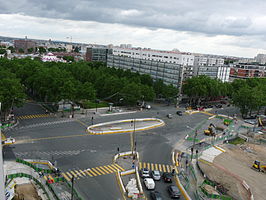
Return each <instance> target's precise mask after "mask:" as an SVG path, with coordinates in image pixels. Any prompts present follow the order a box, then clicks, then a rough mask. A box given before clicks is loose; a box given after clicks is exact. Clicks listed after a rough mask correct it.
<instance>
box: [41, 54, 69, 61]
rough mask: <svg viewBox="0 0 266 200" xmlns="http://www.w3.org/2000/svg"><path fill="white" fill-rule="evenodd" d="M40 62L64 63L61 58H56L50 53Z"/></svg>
mask: <svg viewBox="0 0 266 200" xmlns="http://www.w3.org/2000/svg"><path fill="white" fill-rule="evenodd" d="M41 60H42V61H43V62H66V61H65V60H64V59H62V58H57V56H55V55H54V54H52V53H48V54H47V55H44V56H42V58H41Z"/></svg>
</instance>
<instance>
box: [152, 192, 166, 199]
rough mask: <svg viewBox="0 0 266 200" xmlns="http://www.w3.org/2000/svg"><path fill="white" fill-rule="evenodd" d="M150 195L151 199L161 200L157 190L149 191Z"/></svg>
mask: <svg viewBox="0 0 266 200" xmlns="http://www.w3.org/2000/svg"><path fill="white" fill-rule="evenodd" d="M150 196H151V199H152V200H162V199H163V198H162V195H161V193H160V192H158V191H152V192H151V193H150Z"/></svg>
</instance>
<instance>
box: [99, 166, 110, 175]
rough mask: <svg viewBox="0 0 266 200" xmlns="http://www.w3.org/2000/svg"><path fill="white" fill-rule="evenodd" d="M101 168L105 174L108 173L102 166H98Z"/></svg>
mask: <svg viewBox="0 0 266 200" xmlns="http://www.w3.org/2000/svg"><path fill="white" fill-rule="evenodd" d="M99 168H100V169H101V170H103V171H104V172H105V173H106V174H109V172H108V171H107V170H106V169H104V168H103V167H102V166H100V167H99Z"/></svg>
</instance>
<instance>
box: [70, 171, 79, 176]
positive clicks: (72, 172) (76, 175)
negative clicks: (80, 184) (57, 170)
mask: <svg viewBox="0 0 266 200" xmlns="http://www.w3.org/2000/svg"><path fill="white" fill-rule="evenodd" d="M70 173H71V174H73V176H74V177H75V178H77V177H78V175H77V174H75V173H74V172H73V171H70Z"/></svg>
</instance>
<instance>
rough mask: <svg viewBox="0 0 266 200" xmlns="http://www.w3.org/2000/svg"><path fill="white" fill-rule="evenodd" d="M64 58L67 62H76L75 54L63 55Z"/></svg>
mask: <svg viewBox="0 0 266 200" xmlns="http://www.w3.org/2000/svg"><path fill="white" fill-rule="evenodd" d="M63 59H64V60H66V61H67V62H74V57H73V56H63Z"/></svg>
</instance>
